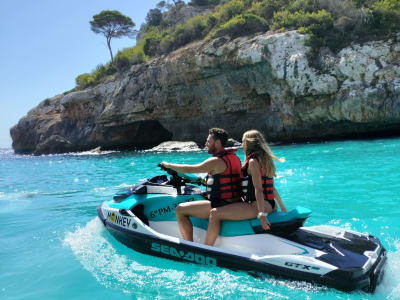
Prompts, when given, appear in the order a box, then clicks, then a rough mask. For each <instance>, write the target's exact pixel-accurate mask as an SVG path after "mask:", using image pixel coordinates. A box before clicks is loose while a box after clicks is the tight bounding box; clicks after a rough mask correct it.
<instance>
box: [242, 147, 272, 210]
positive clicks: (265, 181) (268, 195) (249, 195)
mask: <svg viewBox="0 0 400 300" xmlns="http://www.w3.org/2000/svg"><path fill="white" fill-rule="evenodd" d="M251 158H254V159H258V153H256V152H255V153H252V154H250V155H249V156H248V157H247V161H246V162H245V164H244V166H243V168H242V172H243V179H242V192H243V198H244V200H245V201H248V202H253V201H256V195H255V191H254V185H253V179H252V178H251V175H249V174H248V173H247V169H248V167H249V161H250V159H251ZM261 184H262V188H263V193H264V200H269V201H273V200H274V178H273V177H268V176H266V171H264V172H262V171H261Z"/></svg>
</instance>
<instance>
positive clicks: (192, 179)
mask: <svg viewBox="0 0 400 300" xmlns="http://www.w3.org/2000/svg"><path fill="white" fill-rule="evenodd" d="M158 167H159V168H160V169H161V170H163V171H165V172H167V173H168V174H169V175H171V176H172V178H176V179H178V178H179V179H182V180H183V181H184V182H188V183H194V184H198V185H200V184H201V182H202V178H201V177H199V176H196V175H195V174H186V173H180V172H177V171H175V170H172V169H170V168H167V167H165V166H164V165H163V164H161V163H160V164H158Z"/></svg>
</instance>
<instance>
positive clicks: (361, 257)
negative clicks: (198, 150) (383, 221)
mask: <svg viewBox="0 0 400 300" xmlns="http://www.w3.org/2000/svg"><path fill="white" fill-rule="evenodd" d="M168 172H169V174H170V175H171V176H170V178H168V177H167V176H166V175H159V176H155V177H153V178H150V179H148V180H146V181H144V182H141V183H140V184H138V185H135V186H132V187H129V188H127V189H125V190H122V191H120V192H118V193H117V194H116V195H115V197H114V199H113V200H110V201H106V202H104V203H102V204H101V205H100V206H99V207H98V208H97V212H98V216H99V218H100V219H101V220H102V222H103V223H104V225H105V226H106V228H107V229H108V230H109V232H110V233H111V234H112V235H113V236H114V237H115V238H116V239H117V240H119V241H120V242H121V243H123V244H125V245H126V246H128V247H130V248H132V249H134V250H136V251H139V252H142V253H146V254H150V255H154V256H160V257H165V258H169V259H173V260H176V261H183V262H191V263H196V264H201V265H204V266H210V267H215V266H217V267H223V268H229V269H233V270H244V271H249V272H250V273H267V274H271V275H275V276H280V277H285V278H288V279H294V280H305V281H311V282H316V283H319V284H324V285H327V286H331V287H334V288H337V289H340V290H344V291H352V290H355V289H362V290H364V291H367V292H373V291H374V290H375V287H376V285H377V283H378V282H379V280H380V278H381V277H382V276H381V275H382V274H383V269H384V265H385V261H386V251H385V249H384V248H383V246H382V245H381V243H380V241H379V240H378V239H377V238H376V237H373V236H371V235H368V234H362V233H358V232H353V231H348V230H343V229H340V228H335V227H329V226H311V227H302V226H303V225H304V222H305V221H306V219H307V218H308V217H309V216H310V215H311V211H310V210H309V209H306V208H303V207H296V208H295V209H292V210H290V211H288V212H273V213H270V214H269V215H268V221H269V223H270V229H269V230H268V231H265V230H264V228H263V227H262V226H261V223H260V219H258V218H255V219H249V220H243V221H222V222H221V229H220V233H219V236H218V238H217V239H216V242H215V244H214V246H207V245H204V244H202V243H203V241H204V238H205V233H206V230H207V227H208V220H207V219H200V218H195V217H190V221H191V223H192V224H193V241H185V240H183V239H182V238H181V234H180V231H179V228H178V223H177V219H176V216H175V208H176V207H177V206H178V205H179V204H180V203H189V202H196V201H202V200H204V199H205V195H204V192H205V191H204V190H203V189H202V188H199V187H197V186H196V184H198V178H197V176H194V175H188V174H179V173H177V172H175V171H172V170H168Z"/></svg>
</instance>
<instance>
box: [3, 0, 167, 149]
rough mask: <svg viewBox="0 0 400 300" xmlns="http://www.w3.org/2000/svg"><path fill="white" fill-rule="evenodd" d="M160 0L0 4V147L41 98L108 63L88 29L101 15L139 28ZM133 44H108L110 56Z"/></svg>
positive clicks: (16, 0)
mask: <svg viewBox="0 0 400 300" xmlns="http://www.w3.org/2000/svg"><path fill="white" fill-rule="evenodd" d="M159 1H160V0H157V1H154V0H92V1H82V0H58V1H56V0H37V1H34V0H24V1H23V0H1V1H0V105H1V109H0V147H11V137H10V133H9V131H10V128H11V127H12V126H14V125H15V124H17V123H18V120H19V119H20V118H22V117H23V116H24V115H26V114H27V112H28V111H29V110H30V109H31V108H33V107H35V106H36V105H37V104H39V102H41V101H42V100H44V99H46V98H50V97H53V96H55V95H57V94H60V93H62V92H64V91H67V90H70V89H72V88H73V87H75V78H76V76H78V75H79V74H82V73H86V72H91V71H92V70H93V69H94V68H95V67H96V66H97V65H98V64H100V63H107V62H108V61H109V60H110V54H109V52H108V48H107V44H106V40H105V38H104V37H103V36H102V35H96V34H94V33H93V32H92V31H91V30H90V25H89V21H90V20H91V19H92V17H93V15H95V14H97V13H99V12H100V11H102V10H105V9H110V10H118V11H120V12H121V13H123V14H124V15H127V16H129V17H130V18H131V19H132V20H133V21H134V22H135V24H136V29H139V27H140V24H142V23H143V22H144V20H145V17H146V14H147V12H148V11H149V9H151V8H155V7H156V4H157V3H158V2H159ZM134 44H135V40H134V39H129V38H122V39H113V40H112V41H111V46H112V49H113V53H114V55H115V54H116V53H117V51H118V50H119V49H123V48H126V47H131V46H133V45H134Z"/></svg>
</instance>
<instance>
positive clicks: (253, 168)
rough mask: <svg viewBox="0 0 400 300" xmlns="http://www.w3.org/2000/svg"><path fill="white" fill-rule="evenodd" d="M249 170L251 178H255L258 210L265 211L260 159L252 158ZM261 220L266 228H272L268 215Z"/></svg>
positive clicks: (254, 184)
mask: <svg viewBox="0 0 400 300" xmlns="http://www.w3.org/2000/svg"><path fill="white" fill-rule="evenodd" d="M247 171H248V173H249V174H250V175H251V179H252V180H253V186H254V194H255V196H256V201H257V208H258V212H265V205H264V190H263V187H262V182H261V168H260V164H259V163H258V161H257V160H255V159H253V158H252V159H250V161H249V168H248V170H247ZM260 222H261V226H262V227H263V228H264V230H269V229H270V223H269V222H268V219H267V217H265V216H263V217H261V218H260Z"/></svg>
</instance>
